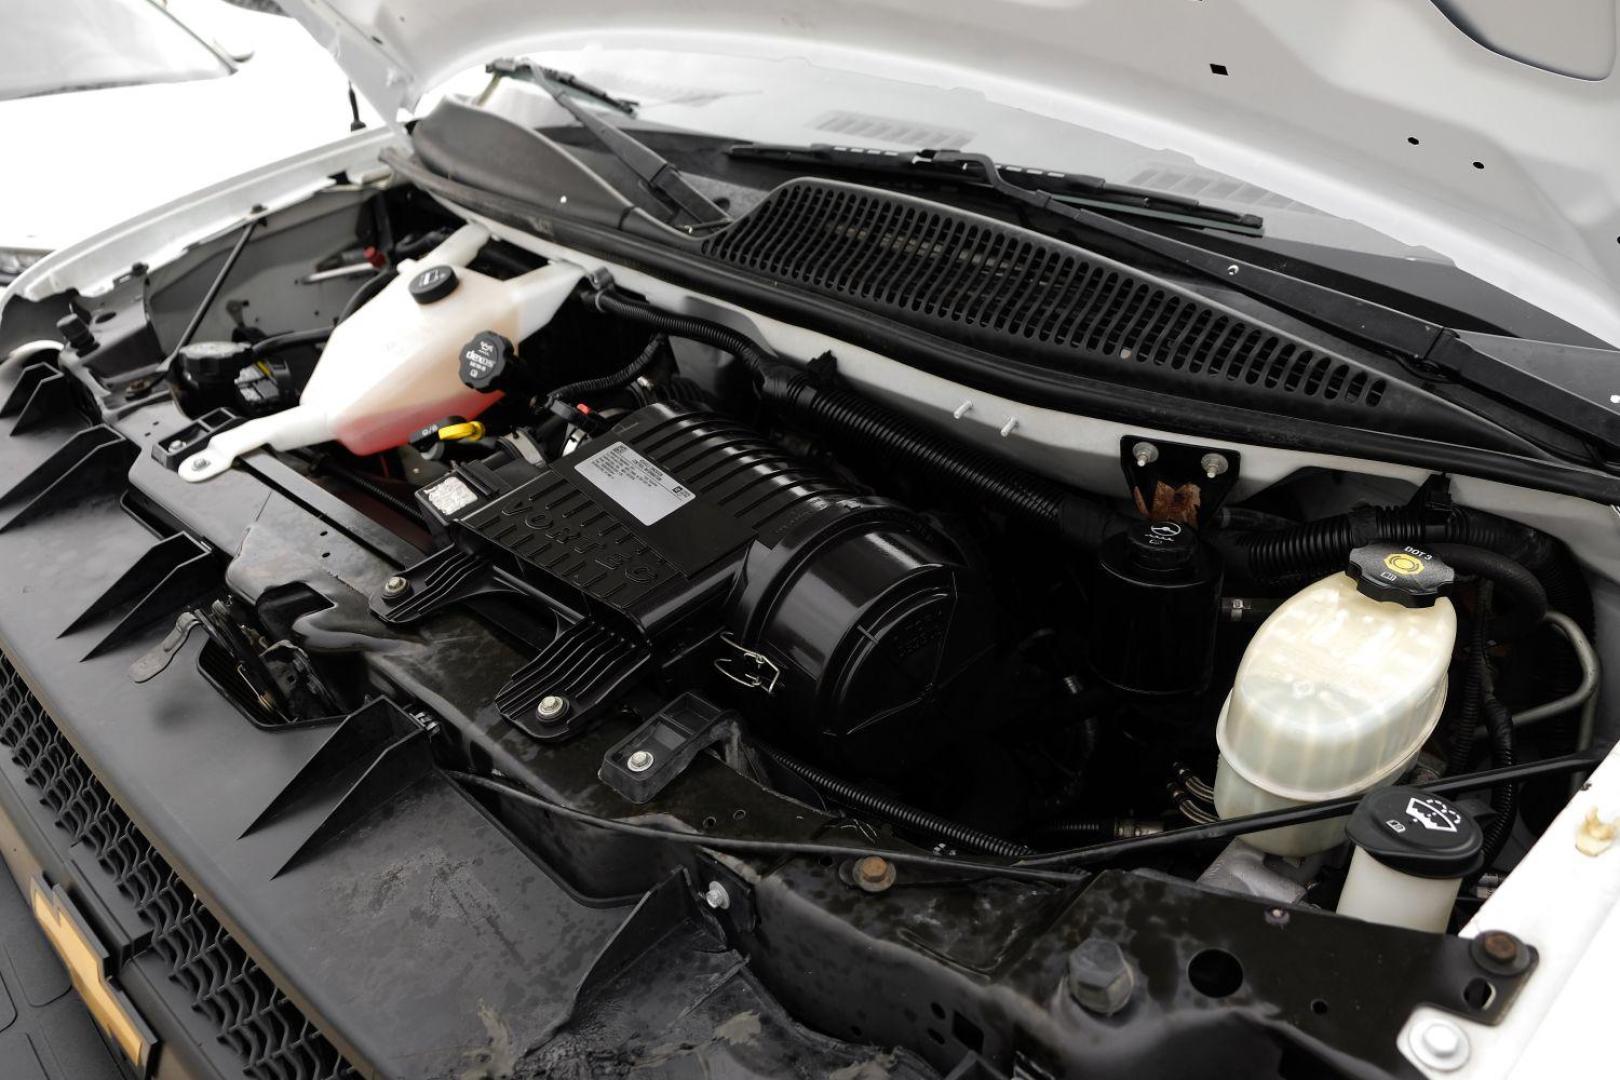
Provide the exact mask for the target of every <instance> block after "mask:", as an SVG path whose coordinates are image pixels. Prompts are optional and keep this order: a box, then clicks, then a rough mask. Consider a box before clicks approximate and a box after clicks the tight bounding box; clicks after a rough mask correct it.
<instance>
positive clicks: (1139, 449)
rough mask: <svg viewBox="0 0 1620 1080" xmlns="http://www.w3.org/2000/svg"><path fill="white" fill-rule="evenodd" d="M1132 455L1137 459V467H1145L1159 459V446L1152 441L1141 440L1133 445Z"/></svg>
mask: <svg viewBox="0 0 1620 1080" xmlns="http://www.w3.org/2000/svg"><path fill="white" fill-rule="evenodd" d="M1131 457H1133V458H1135V459H1136V467H1137V468H1138V469H1145V468H1147V467H1148V466H1149V465H1151V464H1153V463H1154V462H1155V461H1158V460H1159V448H1158V447H1157V446H1154V445H1153V444H1152V443H1150V442H1139V443H1137V444H1136V445H1135V446H1133V447H1131Z"/></svg>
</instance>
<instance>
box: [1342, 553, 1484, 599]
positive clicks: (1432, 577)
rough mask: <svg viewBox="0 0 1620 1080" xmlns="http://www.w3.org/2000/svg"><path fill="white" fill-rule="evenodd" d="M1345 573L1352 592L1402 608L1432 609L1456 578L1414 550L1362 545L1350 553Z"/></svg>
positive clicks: (1427, 554)
mask: <svg viewBox="0 0 1620 1080" xmlns="http://www.w3.org/2000/svg"><path fill="white" fill-rule="evenodd" d="M1346 572H1347V573H1348V574H1349V575H1350V576H1351V577H1352V578H1354V579H1355V581H1356V591H1357V592H1359V593H1361V595H1363V596H1368V597H1371V598H1372V599H1374V600H1383V601H1386V602H1388V603H1391V604H1400V605H1401V606H1402V607H1411V608H1422V607H1433V606H1434V602H1435V601H1436V600H1438V599H1439V598H1440V597H1441V595H1442V594H1444V593H1445V592H1446V590H1448V589H1450V588H1451V584H1452V582H1453V581H1455V580H1456V579H1457V575H1456V573H1454V572H1453V571H1452V569H1451V567H1449V566H1447V565H1446V564H1445V563H1443V562H1441V561H1440V560H1439V559H1437V558H1435V557H1434V556H1433V555H1430V554H1429V553H1428V552H1426V551H1419V550H1418V549H1417V548H1415V547H1406V546H1402V545H1400V544H1387V543H1379V544H1364V545H1363V546H1361V547H1358V548H1356V549H1355V550H1354V551H1352V552H1351V553H1350V565H1349V567H1347V568H1346Z"/></svg>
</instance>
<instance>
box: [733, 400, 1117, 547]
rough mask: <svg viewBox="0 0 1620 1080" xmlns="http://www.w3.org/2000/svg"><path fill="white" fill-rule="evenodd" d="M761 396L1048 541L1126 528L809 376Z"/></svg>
mask: <svg viewBox="0 0 1620 1080" xmlns="http://www.w3.org/2000/svg"><path fill="white" fill-rule="evenodd" d="M760 395H761V396H762V397H764V398H765V400H767V401H769V402H770V403H771V404H772V405H774V406H776V407H777V409H778V410H779V411H781V412H782V413H783V414H784V415H786V416H788V417H790V418H792V419H794V420H797V421H799V422H801V423H803V424H805V425H807V426H809V427H812V428H816V429H819V430H822V431H825V432H827V433H828V434H830V435H832V436H833V437H835V438H837V439H839V440H840V441H842V442H843V443H845V444H847V445H849V446H852V447H854V448H856V449H859V450H863V451H866V452H868V453H870V454H872V455H873V458H874V459H875V460H881V459H883V458H885V457H896V456H898V457H901V458H904V459H906V460H907V461H908V462H910V463H911V464H912V465H915V466H917V467H918V468H919V469H921V470H923V471H925V472H927V473H928V474H929V475H930V476H932V477H935V478H937V479H939V480H943V481H945V482H948V483H950V484H951V485H953V486H954V487H956V488H958V489H959V490H961V491H963V492H964V493H966V494H969V495H971V496H972V497H973V498H975V499H977V500H980V501H982V502H983V503H985V504H986V505H988V506H989V507H991V508H992V509H994V510H997V511H999V512H1000V513H1002V514H1004V515H1006V516H1007V517H1010V518H1013V519H1015V520H1017V521H1019V522H1022V523H1024V524H1027V525H1031V526H1033V527H1035V528H1038V529H1041V530H1042V531H1044V532H1046V533H1048V534H1049V535H1052V536H1055V537H1058V538H1060V539H1062V540H1064V541H1067V542H1069V543H1073V544H1076V545H1078V546H1080V547H1084V548H1095V547H1097V546H1098V545H1099V544H1101V543H1102V542H1103V540H1104V539H1106V538H1107V537H1108V536H1110V535H1112V534H1113V533H1115V532H1118V531H1119V530H1121V529H1123V528H1125V526H1126V525H1127V524H1128V523H1129V519H1127V518H1126V517H1125V516H1124V515H1123V514H1120V513H1118V512H1116V511H1114V510H1112V509H1110V508H1109V507H1107V506H1105V505H1104V504H1103V503H1101V502H1098V501H1096V500H1094V499H1092V498H1089V497H1087V496H1084V495H1081V494H1079V493H1078V492H1075V491H1072V490H1070V489H1069V488H1067V487H1064V486H1063V485H1062V484H1059V483H1057V482H1056V481H1053V480H1048V479H1046V478H1045V477H1043V476H1038V475H1036V474H1035V473H1032V472H1030V471H1028V470H1027V469H1023V468H1020V467H1019V466H1017V465H1014V464H1012V463H1011V462H1008V461H1006V460H1003V459H1001V458H998V457H996V456H994V455H992V454H987V453H984V452H982V451H979V450H976V449H974V448H972V447H969V446H965V445H963V444H961V443H957V442H954V441H952V440H950V439H947V438H944V437H942V436H940V435H937V434H935V433H934V432H932V431H929V430H927V429H926V428H924V427H922V426H921V425H919V424H916V423H913V422H912V421H911V420H909V419H906V418H905V417H902V416H899V415H897V414H896V413H893V412H890V411H889V410H888V409H886V408H884V407H883V406H881V405H878V404H876V403H874V402H872V401H869V400H867V399H866V398H863V397H861V396H860V395H858V394H853V393H851V392H849V391H848V390H842V389H837V388H833V387H826V386H820V385H817V383H816V382H815V381H814V380H813V379H812V378H811V377H810V376H809V375H808V374H806V373H804V372H799V371H792V370H783V371H772V372H770V373H768V374H767V375H766V377H765V378H764V380H763V381H762V383H761V385H760Z"/></svg>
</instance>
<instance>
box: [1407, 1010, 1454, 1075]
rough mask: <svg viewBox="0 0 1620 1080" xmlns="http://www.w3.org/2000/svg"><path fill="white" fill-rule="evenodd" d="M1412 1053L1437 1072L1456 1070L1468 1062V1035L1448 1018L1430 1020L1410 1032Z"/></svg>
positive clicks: (1419, 1061) (1421, 1062)
mask: <svg viewBox="0 0 1620 1080" xmlns="http://www.w3.org/2000/svg"><path fill="white" fill-rule="evenodd" d="M1412 1055H1413V1056H1414V1057H1416V1058H1417V1060H1418V1063H1419V1064H1420V1065H1425V1066H1427V1067H1428V1068H1431V1069H1434V1070H1436V1071H1437V1072H1456V1071H1457V1070H1458V1069H1460V1068H1462V1067H1463V1066H1464V1065H1466V1064H1467V1063H1468V1036H1467V1035H1465V1034H1463V1029H1462V1028H1460V1027H1458V1026H1457V1025H1456V1024H1453V1023H1452V1022H1451V1021H1450V1020H1439V1019H1436V1020H1430V1021H1428V1022H1426V1023H1425V1024H1424V1025H1423V1026H1422V1027H1420V1028H1418V1029H1417V1030H1416V1031H1414V1032H1412Z"/></svg>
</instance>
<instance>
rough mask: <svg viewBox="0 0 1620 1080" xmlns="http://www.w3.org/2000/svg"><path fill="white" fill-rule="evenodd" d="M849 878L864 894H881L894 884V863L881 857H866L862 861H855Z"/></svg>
mask: <svg viewBox="0 0 1620 1080" xmlns="http://www.w3.org/2000/svg"><path fill="white" fill-rule="evenodd" d="M850 876H851V877H852V878H853V879H854V881H855V884H856V885H857V886H858V887H859V888H861V889H862V890H864V891H866V892H872V893H877V892H883V891H885V890H887V889H888V888H889V886H891V885H893V884H894V878H895V871H894V863H892V862H890V861H889V860H888V859H885V858H884V857H883V856H881V855H868V856H867V857H866V858H864V859H856V860H855V865H854V867H853V868H852V869H851V870H850Z"/></svg>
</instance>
